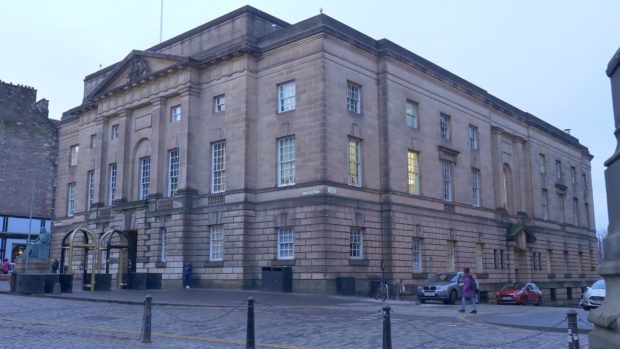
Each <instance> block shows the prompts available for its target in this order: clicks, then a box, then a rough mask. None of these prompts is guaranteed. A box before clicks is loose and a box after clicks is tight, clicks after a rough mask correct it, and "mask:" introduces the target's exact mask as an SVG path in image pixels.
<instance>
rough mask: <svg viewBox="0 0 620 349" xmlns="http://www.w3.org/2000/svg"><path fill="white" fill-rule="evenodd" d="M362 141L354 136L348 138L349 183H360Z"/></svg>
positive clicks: (358, 184)
mask: <svg viewBox="0 0 620 349" xmlns="http://www.w3.org/2000/svg"><path fill="white" fill-rule="evenodd" d="M361 143H362V141H361V140H359V139H356V138H349V160H348V162H349V165H348V168H349V185H354V186H357V187H359V186H361V185H362V166H361V165H362V149H361Z"/></svg>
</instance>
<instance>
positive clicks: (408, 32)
mask: <svg viewBox="0 0 620 349" xmlns="http://www.w3.org/2000/svg"><path fill="white" fill-rule="evenodd" d="M247 4H249V5H251V6H254V7H256V8H258V9H259V10H262V11H264V12H267V13H269V14H271V15H273V16H275V17H278V18H280V19H282V20H284V21H286V22H289V23H296V22H299V21H301V20H304V19H306V18H308V17H312V16H314V15H316V14H318V13H319V9H320V8H323V12H324V13H325V14H327V15H329V16H331V17H333V18H335V19H336V20H339V21H341V22H343V23H345V24H347V25H349V26H351V27H353V28H355V29H357V30H359V31H361V32H362V33H364V34H366V35H369V36H371V37H373V38H375V39H381V38H387V39H389V40H391V41H393V42H395V43H397V44H399V45H400V46H402V47H404V48H406V49H408V50H410V51H412V52H414V53H416V54H418V55H420V56H422V57H424V58H426V59H428V60H430V61H432V62H434V63H435V64H438V65H439V66H441V67H443V68H445V69H447V70H449V71H451V72H452V73H455V74H457V75H459V76H460V77H462V78H464V79H466V80H468V81H470V82H472V83H474V84H476V85H478V86H479V87H481V88H483V89H485V90H487V91H488V92H489V93H491V94H493V95H495V96H497V97H499V98H501V99H503V100H504V101H506V102H508V103H510V104H512V105H514V106H516V107H517V108H519V109H521V110H524V111H527V112H529V113H531V114H533V115H536V116H537V117H539V118H541V119H543V120H545V121H547V122H549V123H551V124H552V125H554V126H556V127H558V128H559V129H571V134H572V135H574V136H575V137H577V138H579V140H580V142H581V143H582V144H584V145H585V146H587V147H588V148H589V149H590V152H591V153H592V154H593V155H594V160H593V161H592V181H593V186H594V189H593V190H594V209H595V219H596V227H597V230H600V229H606V227H607V224H608V217H607V201H606V195H605V180H604V177H603V171H604V167H603V162H604V161H605V160H606V159H607V158H609V157H610V156H611V154H612V153H613V150H614V149H615V140H614V137H613V130H614V125H613V114H612V104H611V91H610V84H609V79H608V78H607V76H606V75H605V69H606V67H607V63H608V62H609V60H610V59H611V57H612V56H613V54H614V52H615V51H616V50H617V49H618V48H619V47H620V20H619V19H618V15H619V14H620V1H614V0H609V1H599V0H591V1H570V0H565V1H559V0H558V1H540V0H539V1H530V0H521V1H518V2H517V1H510V2H509V1H496V0H495V1H475V0H470V1H456V0H455V1H440V0H435V1H413V0H409V1H390V0H382V1H377V0H374V1H361V0H357V1H344V0H339V1H327V0H323V1H313V0H305V1H242V2H240V1H233V0H225V1H206V0H182V1H181V0H177V1H171V0H164V16H163V39H164V40H166V39H169V38H172V37H174V36H176V35H178V34H181V33H183V32H185V31H187V30H189V29H192V28H194V27H196V26H198V25H200V24H203V23H205V22H207V21H210V20H212V19H214V18H217V17H219V16H222V15H224V14H226V13H228V12H230V11H232V10H235V9H237V8H239V7H241V6H244V5H247ZM159 36H160V0H105V1H103V0H91V1H86V0H80V1H78V0H74V1H69V0H55V1H47V0H20V1H17V0H15V1H10V0H0V80H3V81H5V82H12V83H18V84H23V85H28V86H32V87H34V88H36V89H37V90H38V98H47V99H48V100H49V101H50V116H51V117H52V118H55V119H59V118H60V116H61V115H62V113H63V112H64V111H66V110H68V109H70V108H72V107H75V106H78V105H79V104H80V101H81V99H82V91H83V79H84V77H85V76H86V75H88V74H91V73H93V72H95V71H96V70H98V69H99V67H100V66H101V67H106V66H108V65H110V64H113V63H115V62H117V61H120V60H122V59H123V58H124V57H125V56H126V55H127V54H128V53H129V52H130V51H131V50H133V49H139V50H144V49H147V48H149V47H151V46H153V45H155V44H158V43H159Z"/></svg>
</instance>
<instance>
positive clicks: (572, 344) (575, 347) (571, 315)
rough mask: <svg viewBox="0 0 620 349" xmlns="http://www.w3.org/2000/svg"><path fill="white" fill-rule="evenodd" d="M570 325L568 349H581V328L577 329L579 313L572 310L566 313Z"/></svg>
mask: <svg viewBox="0 0 620 349" xmlns="http://www.w3.org/2000/svg"><path fill="white" fill-rule="evenodd" d="M566 322H567V323H568V349H579V328H578V327H577V312H576V311H575V310H574V309H571V310H569V311H567V312H566Z"/></svg>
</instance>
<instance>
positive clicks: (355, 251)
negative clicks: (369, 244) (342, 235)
mask: <svg viewBox="0 0 620 349" xmlns="http://www.w3.org/2000/svg"><path fill="white" fill-rule="evenodd" d="M362 251H363V249H362V230H361V229H358V228H355V229H352V230H351V235H350V238H349V256H350V257H353V258H361V257H362V255H363V254H362Z"/></svg>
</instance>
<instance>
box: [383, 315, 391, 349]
mask: <svg viewBox="0 0 620 349" xmlns="http://www.w3.org/2000/svg"><path fill="white" fill-rule="evenodd" d="M383 349H392V327H391V325H390V306H389V305H386V306H384V307H383Z"/></svg>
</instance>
